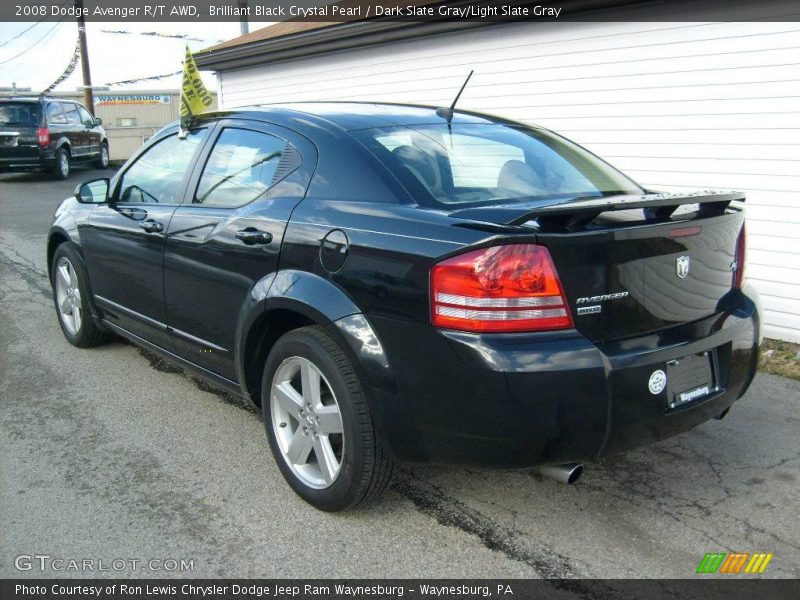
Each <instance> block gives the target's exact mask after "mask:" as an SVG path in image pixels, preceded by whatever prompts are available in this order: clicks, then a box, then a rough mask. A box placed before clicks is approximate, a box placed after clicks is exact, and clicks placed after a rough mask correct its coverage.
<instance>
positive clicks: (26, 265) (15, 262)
mask: <svg viewBox="0 0 800 600" xmlns="http://www.w3.org/2000/svg"><path fill="white" fill-rule="evenodd" d="M0 256H2V258H3V260H4V262H5V264H6V266H7V267H8V268H9V269H10V270H11V271H13V272H14V273H16V274H17V275H18V276H19V277H20V278H21V279H22V280H23V281H24V282H25V283H27V284H28V285H29V286H30V287H31V288H32V289H33V290H35V291H36V292H38V293H40V294H41V295H42V296H44V297H45V298H47V300H48V301H49V300H50V298H52V292H51V290H50V278H49V277H48V276H47V273H45V272H44V271H43V270H42V269H40V268H38V267H37V266H36V264H35V263H34V262H33V261H31V260H29V259H27V258H25V257H24V256H22V254H20V253H19V252H17V251H16V250H14V249H13V248H11V247H10V246H9V245H8V244H7V243H6V242H5V240H2V239H0Z"/></svg>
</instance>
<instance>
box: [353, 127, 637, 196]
mask: <svg viewBox="0 0 800 600" xmlns="http://www.w3.org/2000/svg"><path fill="white" fill-rule="evenodd" d="M353 135H355V136H356V138H358V139H359V140H360V141H361V143H362V144H364V145H365V146H367V147H368V148H369V149H370V150H371V151H372V152H373V153H374V154H375V155H376V156H377V157H378V159H379V160H381V162H383V163H384V164H385V165H386V166H387V167H388V168H389V169H390V170H391V171H392V172H393V173H395V174H396V175H397V177H398V179H400V181H401V183H403V184H404V186H405V187H406V189H407V190H408V191H409V192H410V193H411V194H412V195H413V196H414V197H415V198H416V199H417V200H418V201H419V202H420V204H431V205H443V206H453V205H459V206H461V205H467V204H469V205H473V204H475V205H481V204H492V203H494V202H509V201H512V202H513V201H517V200H519V201H530V200H538V199H545V198H547V199H551V198H565V199H567V198H570V197H573V196H574V197H582V198H584V197H590V198H591V197H598V198H599V197H603V196H611V195H617V194H639V193H642V189H641V188H640V187H639V186H638V185H636V183H634V182H633V181H631V180H630V179H629V178H627V177H626V176H625V175H623V174H622V173H620V172H619V171H617V170H616V169H614V168H613V167H611V166H610V165H608V164H607V163H605V162H603V161H602V160H600V159H599V158H597V157H596V156H594V155H593V154H591V153H590V152H587V151H586V150H584V149H582V148H581V147H580V146H577V145H575V144H573V143H572V142H570V141H569V140H566V139H564V138H562V137H560V136H557V135H555V134H553V133H551V132H549V131H545V130H540V129H532V128H523V127H512V126H508V125H500V124H486V125H483V124H453V125H452V126H451V127H448V125H447V123H442V124H436V125H409V126H401V127H383V128H375V129H363V130H360V131H354V132H353Z"/></svg>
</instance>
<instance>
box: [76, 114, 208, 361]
mask: <svg viewBox="0 0 800 600" xmlns="http://www.w3.org/2000/svg"><path fill="white" fill-rule="evenodd" d="M206 132H207V129H200V130H196V131H193V132H192V133H191V134H190V135H189V136H188V137H187V139H185V140H179V139H178V138H177V137H176V136H175V135H174V134H172V135H169V134H167V135H164V136H162V137H160V138H159V139H158V140H156V141H155V142H154V143H153V144H151V145H149V146H148V147H147V148H145V149H144V150H143V151H142V152H141V154H140V155H139V156H138V157H136V158H135V159H134V160H133V161H132V162H131V163H130V165H129V166H128V167H127V168H126V169H125V170H124V171H123V172H121V173H120V175H119V176H118V177H117V178H115V181H114V182H113V183H112V187H113V188H114V189H113V191H112V199H111V202H110V204H102V205H99V206H97V207H96V208H95V209H94V210H93V211H92V213H91V216H90V217H89V223H88V225H87V226H84V227H83V229H82V232H81V236H82V241H83V244H84V248H85V249H84V252H85V253H86V263H87V267H88V270H89V281H90V282H91V285H92V293H93V294H94V296H95V298H96V300H97V303H98V305H99V306H100V308H101V309H102V310H103V312H104V314H105V315H106V317H108V318H111V319H115V320H116V321H117V323H118V324H119V325H120V326H121V327H124V328H125V329H127V330H129V331H131V332H132V333H135V334H137V335H139V336H140V337H143V338H145V339H146V340H148V341H151V342H153V343H155V344H158V345H160V346H162V347H164V348H167V349H170V348H171V344H172V339H173V338H172V336H171V335H170V334H169V333H168V331H167V325H166V310H165V306H164V245H165V239H166V232H167V231H168V229H169V223H170V219H172V216H173V213H174V212H175V210H176V208H177V207H178V204H179V203H180V201H181V200H182V199H183V194H184V191H185V189H186V182H187V180H188V178H189V174H190V173H191V167H192V162H193V160H194V158H195V157H196V156H197V155H198V154H199V152H200V149H201V148H202V145H203V143H204V141H205V139H206Z"/></svg>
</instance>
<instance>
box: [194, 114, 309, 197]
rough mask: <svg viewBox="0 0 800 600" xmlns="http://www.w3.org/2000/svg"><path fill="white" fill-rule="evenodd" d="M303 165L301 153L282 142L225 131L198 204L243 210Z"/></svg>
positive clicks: (202, 180) (210, 159) (207, 169)
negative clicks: (278, 181)
mask: <svg viewBox="0 0 800 600" xmlns="http://www.w3.org/2000/svg"><path fill="white" fill-rule="evenodd" d="M299 164H300V156H299V155H298V154H297V152H294V151H293V149H291V147H290V146H287V144H286V142H284V141H283V140H281V139H279V138H276V137H274V136H271V135H268V134H266V133H259V132H257V131H249V130H246V129H233V128H228V129H224V130H223V131H222V133H221V134H220V136H219V138H218V139H217V141H216V143H215V144H214V149H213V150H212V151H211V154H210V155H209V157H208V161H207V162H206V166H205V168H204V169H203V174H202V176H201V177H200V184H199V185H198V186H197V194H196V195H195V200H194V201H195V202H197V203H201V204H204V205H207V206H225V207H235V206H243V205H245V204H247V203H248V202H252V201H253V200H255V199H256V198H258V197H259V196H261V195H262V194H263V193H264V192H266V191H267V190H268V189H269V188H270V186H271V185H272V184H273V183H275V182H277V180H278V179H280V178H283V177H284V176H286V175H288V174H289V173H290V172H291V171H293V170H294V169H295V168H296V167H297V166H298V165H299ZM276 175H277V176H276Z"/></svg>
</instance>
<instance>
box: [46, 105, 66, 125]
mask: <svg viewBox="0 0 800 600" xmlns="http://www.w3.org/2000/svg"><path fill="white" fill-rule="evenodd" d="M47 123H48V124H49V125H66V124H67V118H66V117H65V116H64V113H63V112H62V111H61V105H60V104H58V103H56V102H51V103H49V104H48V105H47Z"/></svg>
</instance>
